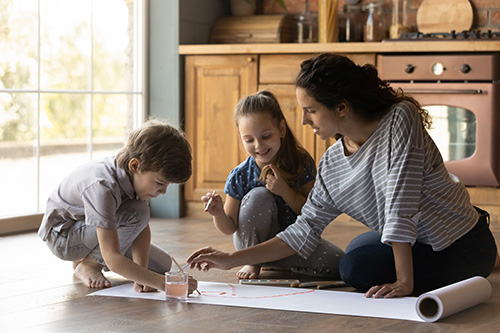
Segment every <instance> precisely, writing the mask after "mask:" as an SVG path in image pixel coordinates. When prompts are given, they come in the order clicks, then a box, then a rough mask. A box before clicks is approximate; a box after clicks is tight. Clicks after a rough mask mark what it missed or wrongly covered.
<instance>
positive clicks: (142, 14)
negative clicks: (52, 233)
mask: <svg viewBox="0 0 500 333" xmlns="http://www.w3.org/2000/svg"><path fill="white" fill-rule="evenodd" d="M40 1H41V0H38V8H37V11H38V24H37V27H38V34H39V31H40ZM93 1H99V0H93ZM134 6H135V7H134V10H135V11H137V15H134V19H135V20H136V21H135V25H136V26H137V29H136V30H135V32H134V33H140V36H137V37H138V38H139V40H140V43H139V48H140V50H139V51H138V52H135V54H134V57H137V59H138V60H137V64H138V66H137V69H136V70H137V71H138V72H139V74H140V75H139V74H137V73H136V77H137V82H138V83H139V87H138V89H137V90H136V89H135V88H134V91H104V90H94V87H93V86H92V85H91V87H90V89H87V90H58V89H54V90H52V89H40V85H41V84H40V61H38V63H37V68H38V79H37V81H38V82H37V89H1V88H0V92H1V93H31V94H37V99H38V105H37V109H36V122H37V139H36V145H37V149H36V151H37V154H36V156H35V158H36V160H37V171H36V172H37V173H39V168H40V131H39V129H40V96H41V95H42V94H46V93H68V94H86V95H89V96H90V99H91V100H92V98H93V96H94V95H102V94H106V95H112V94H120V95H132V96H140V97H141V98H140V101H139V102H138V101H137V99H134V100H135V101H134V103H139V104H136V106H139V108H138V109H139V110H140V111H139V112H137V114H134V121H133V122H134V128H136V127H137V126H139V125H140V124H142V123H143V122H144V121H145V120H146V117H147V114H148V89H149V86H148V78H149V72H148V69H149V61H148V48H149V40H148V36H149V29H148V19H149V10H148V9H149V1H148V0H135V1H134ZM141 19H142V21H141ZM139 23H141V24H140V26H139ZM92 28H93V22H91V29H92ZM92 38H93V37H92ZM40 43H41V41H40V36H39V35H38V38H37V52H38V57H39V55H40V48H41V46H40ZM91 43H93V42H92V40H91ZM91 54H93V48H92V47H91ZM92 58H93V57H92V56H91V60H90V61H91V70H90V77H91V78H92V77H93V70H92V67H93V66H92V63H93V60H92ZM90 107H91V110H92V108H93V105H91V106H90ZM90 132H92V131H90ZM90 135H92V134H90ZM91 156H92V149H91V151H90V154H89V158H90V157H91ZM39 187H40V180H39V176H38V175H37V185H36V191H37V210H38V212H30V213H26V214H19V215H14V216H6V217H0V235H8V234H16V233H21V232H29V231H34V230H37V229H38V228H39V226H40V222H41V221H42V218H43V215H44V212H42V211H41V208H40V204H39V202H40V197H39V196H40V193H39V191H40V189H39Z"/></svg>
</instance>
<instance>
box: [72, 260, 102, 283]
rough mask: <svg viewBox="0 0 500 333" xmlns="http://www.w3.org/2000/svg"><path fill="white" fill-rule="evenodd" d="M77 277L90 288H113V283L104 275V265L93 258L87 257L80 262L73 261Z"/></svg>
mask: <svg viewBox="0 0 500 333" xmlns="http://www.w3.org/2000/svg"><path fill="white" fill-rule="evenodd" d="M73 269H74V270H75V276H76V277H77V278H78V279H80V280H81V281H82V282H83V283H84V284H85V285H86V286H87V287H89V288H106V287H111V282H109V280H108V279H106V278H105V277H104V275H103V274H102V272H101V270H102V265H100V264H98V263H97V262H95V261H94V260H93V259H92V258H90V257H86V258H85V259H83V260H80V261H73Z"/></svg>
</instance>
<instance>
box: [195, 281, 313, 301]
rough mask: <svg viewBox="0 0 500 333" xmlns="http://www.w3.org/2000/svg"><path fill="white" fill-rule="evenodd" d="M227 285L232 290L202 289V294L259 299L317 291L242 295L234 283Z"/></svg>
mask: <svg viewBox="0 0 500 333" xmlns="http://www.w3.org/2000/svg"><path fill="white" fill-rule="evenodd" d="M227 285H228V286H229V287H230V288H231V291H230V292H227V291H215V290H211V291H205V290H201V296H208V297H221V298H246V299H258V298H275V297H285V296H295V295H303V294H309V293H312V292H315V291H316V290H315V289H306V290H303V291H297V292H293V293H286V294H276V295H263V296H242V295H239V296H238V295H237V293H236V287H235V286H233V285H232V284H229V283H227Z"/></svg>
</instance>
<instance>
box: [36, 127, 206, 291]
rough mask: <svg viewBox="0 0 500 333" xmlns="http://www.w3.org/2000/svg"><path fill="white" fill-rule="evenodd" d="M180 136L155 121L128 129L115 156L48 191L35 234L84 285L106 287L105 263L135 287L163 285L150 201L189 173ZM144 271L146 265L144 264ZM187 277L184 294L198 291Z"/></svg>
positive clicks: (163, 263) (164, 258) (163, 256)
mask: <svg viewBox="0 0 500 333" xmlns="http://www.w3.org/2000/svg"><path fill="white" fill-rule="evenodd" d="M191 172H192V170H191V146H190V145H189V143H188V141H187V139H186V138H185V136H184V134H183V133H182V132H181V131H179V130H177V129H175V128H174V127H172V126H170V125H169V124H166V123H163V122H161V121H158V120H150V121H148V122H146V123H145V124H144V125H143V126H141V127H140V128H138V129H137V130H135V131H133V132H132V133H131V134H130V136H129V139H128V142H127V144H126V146H125V147H124V148H123V149H121V150H120V151H119V152H118V154H117V155H116V156H113V157H108V158H106V159H103V160H97V161H90V162H87V163H85V164H84V165H82V166H80V167H79V168H77V169H76V170H75V171H73V172H72V173H71V174H69V175H68V176H67V177H66V178H65V179H64V180H63V181H62V182H61V184H60V185H59V187H58V188H57V189H56V190H55V191H54V192H53V193H52V194H51V195H50V197H49V199H48V202H47V210H46V214H45V216H44V218H43V220H42V224H41V226H40V229H39V230H38V235H39V236H40V238H42V239H43V240H44V241H45V242H46V243H47V245H48V247H49V248H50V250H51V251H52V252H53V253H54V254H55V255H56V256H57V257H59V258H61V259H63V260H71V261H73V268H74V270H75V276H76V277H77V278H78V279H80V280H82V281H83V283H85V285H86V286H87V287H90V288H103V287H110V286H111V283H110V282H109V280H107V279H106V278H105V277H104V275H103V274H102V269H103V268H104V267H105V266H107V268H108V269H109V270H111V271H113V272H115V273H117V274H120V275H121V276H123V277H125V278H127V279H130V280H132V281H134V289H135V290H136V291H138V292H146V291H155V290H157V289H159V290H165V276H164V273H165V271H169V270H170V267H171V264H172V261H171V257H170V256H169V255H168V253H166V252H165V251H163V250H162V249H160V248H159V247H157V246H156V245H154V244H150V243H151V230H150V228H149V217H150V209H149V200H150V199H151V198H154V197H156V196H158V195H160V194H164V193H165V192H166V191H167V186H168V185H169V184H181V183H184V182H186V181H187V180H188V179H189V177H190V176H191ZM148 268H149V269H148ZM196 285H197V282H196V280H194V279H192V278H190V281H189V292H190V293H191V292H193V290H194V289H196Z"/></svg>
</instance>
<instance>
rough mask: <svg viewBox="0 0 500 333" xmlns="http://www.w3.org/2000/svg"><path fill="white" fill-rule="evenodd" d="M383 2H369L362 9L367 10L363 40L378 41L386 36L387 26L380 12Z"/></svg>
mask: <svg viewBox="0 0 500 333" xmlns="http://www.w3.org/2000/svg"><path fill="white" fill-rule="evenodd" d="M382 5H383V2H382V1H379V2H370V3H368V4H366V5H365V6H364V7H363V9H364V10H366V11H368V15H367V17H366V23H365V34H364V41H365V42H380V41H381V40H382V39H384V38H386V37H387V28H386V24H385V21H384V16H383V13H382Z"/></svg>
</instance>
